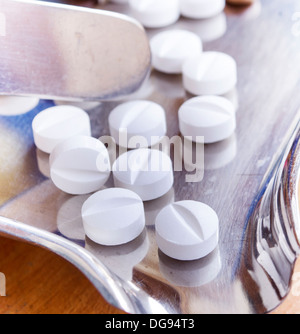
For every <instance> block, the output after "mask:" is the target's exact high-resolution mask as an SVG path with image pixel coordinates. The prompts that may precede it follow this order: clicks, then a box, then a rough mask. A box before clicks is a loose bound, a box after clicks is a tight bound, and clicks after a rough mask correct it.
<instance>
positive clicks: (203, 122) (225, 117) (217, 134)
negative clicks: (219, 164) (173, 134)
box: [178, 96, 236, 144]
mask: <svg viewBox="0 0 300 334" xmlns="http://www.w3.org/2000/svg"><path fill="white" fill-rule="evenodd" d="M178 117H179V128H180V132H181V134H182V135H183V136H184V137H191V139H192V141H194V142H199V143H202V142H203V137H204V143H206V144H211V143H216V142H219V141H222V140H225V139H227V138H229V137H230V136H231V135H232V134H233V133H234V131H235V129H236V114H235V108H234V105H233V104H232V103H231V102H230V101H229V100H227V99H226V98H224V97H221V96H200V97H194V98H192V99H190V100H188V101H186V102H185V103H183V105H182V106H181V107H180V108H179V112H178ZM197 137H198V138H197Z"/></svg>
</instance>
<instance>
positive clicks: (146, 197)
mask: <svg viewBox="0 0 300 334" xmlns="http://www.w3.org/2000/svg"><path fill="white" fill-rule="evenodd" d="M112 170H113V176H114V183H115V186H116V187H120V188H126V189H129V190H132V191H134V192H136V193H137V194H138V195H139V196H140V197H141V198H142V200H143V201H150V200H154V199H157V198H160V197H162V196H163V195H165V194H166V193H167V192H168V191H169V190H170V189H171V188H172V186H173V182H174V176H173V166H172V161H171V159H170V157H169V156H168V155H167V154H165V153H164V152H161V151H159V150H150V149H137V150H133V151H130V152H126V153H124V154H122V155H121V156H120V157H119V158H118V159H117V160H116V161H115V163H114V164H113V168H112Z"/></svg>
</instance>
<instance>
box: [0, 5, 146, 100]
mask: <svg viewBox="0 0 300 334" xmlns="http://www.w3.org/2000/svg"><path fill="white" fill-rule="evenodd" d="M0 26H1V27H2V28H1V31H0V69H1V75H0V91H1V94H13V95H39V96H44V97H45V98H64V99H68V100H82V99H84V100H99V99H100V100H104V99H111V98H115V97H119V96H125V95H128V94H131V93H132V92H134V91H135V90H136V89H137V88H138V87H140V85H141V84H142V82H143V81H144V79H145V78H146V77H147V75H148V72H149V66H150V52H149V47H148V40H147V36H146V34H145V32H144V29H143V27H142V26H141V25H140V24H139V23H138V22H136V21H135V20H133V19H130V18H129V17H125V16H123V15H119V14H114V13H113V14H112V13H107V12H103V11H99V10H97V11H96V10H93V9H89V8H82V7H75V6H72V7H70V6H67V7H66V6H65V5H57V4H51V3H50V4H49V3H46V2H36V1H22V0H1V1H0ZM120 35H122V39H120V38H119V37H120ZM117 40H119V42H115V41H117ZM120 79H121V80H120Z"/></svg>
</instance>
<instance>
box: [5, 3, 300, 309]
mask: <svg viewBox="0 0 300 334" xmlns="http://www.w3.org/2000/svg"><path fill="white" fill-rule="evenodd" d="M97 7H98V8H101V9H109V10H116V11H119V12H122V13H128V14H130V12H129V10H128V8H127V6H126V5H113V4H105V5H97ZM299 12H300V4H299V3H298V4H297V2H296V1H292V0H286V1H285V2H284V3H283V2H282V1H279V0H273V1H268V0H262V1H261V2H260V1H257V2H256V3H255V5H253V6H251V7H241V8H236V7H232V6H227V8H226V11H225V13H224V15H223V14H222V15H219V16H218V17H216V18H213V19H211V20H205V21H195V20H188V19H183V18H182V19H181V20H180V21H179V22H178V23H177V24H175V25H174V26H172V27H169V28H168V29H171V28H178V27H181V28H186V29H189V30H192V31H195V32H196V33H198V34H199V35H200V36H201V37H202V39H203V41H204V49H205V50H217V51H223V52H226V53H229V54H230V55H232V56H233V57H234V58H235V59H236V60H237V63H238V73H239V82H238V85H237V87H236V89H235V90H234V91H233V92H231V93H230V94H228V95H227V97H228V98H230V99H232V101H234V103H235V104H236V106H237V124H238V126H237V130H236V133H235V135H234V136H233V137H232V138H230V139H229V140H227V141H225V142H222V143H218V144H213V145H206V146H205V147H204V170H203V168H202V166H203V164H202V163H201V159H200V160H199V161H200V164H199V165H198V164H197V161H198V160H197V159H196V161H194V162H193V163H190V164H189V162H188V161H187V162H186V164H184V167H185V168H184V170H183V171H182V172H179V171H176V172H175V183H174V187H173V189H172V190H171V191H170V192H169V193H168V194H167V195H166V196H164V197H163V198H161V199H159V200H156V201H152V202H148V203H145V211H146V219H147V227H146V229H145V231H144V232H143V234H142V235H141V236H140V237H139V238H137V239H136V240H134V241H133V242H131V243H129V244H127V245H124V246H119V247H103V246H100V245H96V244H95V243H93V242H92V241H90V240H88V239H87V238H86V237H85V235H84V231H83V227H82V221H81V218H80V209H81V206H82V203H83V202H84V200H85V199H86V196H78V197H72V196H69V195H66V194H63V193H62V192H60V191H59V190H58V189H56V188H55V187H54V185H53V184H52V182H51V180H49V178H48V175H49V174H48V173H49V170H48V156H47V155H44V154H43V153H41V152H39V151H37V150H36V148H35V146H34V143H33V139H32V132H31V121H32V119H33V117H34V116H35V115H36V114H37V113H38V112H39V111H41V110H43V109H44V108H46V107H48V106H51V105H53V101H49V100H41V101H40V104H39V105H38V106H37V108H35V109H34V110H32V111H31V112H29V113H27V114H24V115H19V116H1V117H0V129H1V131H0V138H1V146H0V153H1V154H0V184H1V186H2V187H1V190H0V203H1V208H0V215H1V216H2V218H1V219H0V231H1V233H2V234H4V235H9V236H13V237H17V238H21V239H23V240H26V241H28V242H33V243H35V244H38V245H40V246H43V247H46V248H48V249H50V250H52V251H53V252H55V253H57V254H59V255H61V256H63V257H64V258H66V259H68V260H69V261H70V262H72V263H73V264H74V265H75V266H77V267H78V268H79V269H80V270H81V271H82V272H83V273H84V274H85V275H86V276H87V277H88V278H89V279H90V280H91V281H92V282H93V284H94V285H95V286H96V287H97V288H98V290H99V292H100V293H101V294H103V296H104V297H105V298H106V299H107V300H108V301H109V302H110V303H112V304H114V305H115V306H117V307H119V308H121V309H123V310H125V311H127V312H129V313H189V314H193V313H266V312H269V311H271V310H273V309H274V308H276V307H277V306H278V305H279V304H280V303H281V302H282V300H283V298H284V297H285V296H286V295H287V293H288V292H289V287H290V282H291V276H292V273H293V268H294V263H295V260H296V259H297V257H298V255H299V250H300V247H299V205H298V183H299V163H300V160H299V149H300V146H299V134H300V132H299V130H300V127H299V107H300V94H299V84H300V81H299V79H300V63H299V56H300V39H299V38H300V33H299V32H300V28H299V26H300V25H299V21H298V19H297V17H298V16H297V13H299ZM299 17H300V15H299ZM157 31H158V30H149V31H147V34H148V36H149V37H151V36H153V35H154V34H155V33H156V32H157ZM298 33H299V34H298ZM190 97H191V96H190V95H189V94H188V93H187V92H186V91H185V90H184V88H183V86H182V78H181V76H167V75H164V74H160V73H158V72H156V71H152V73H151V76H150V78H149V80H148V81H147V82H146V84H145V85H144V86H143V87H142V89H141V90H139V91H138V92H137V93H135V94H134V95H133V96H131V97H130V98H131V99H133V98H143V99H149V100H152V101H155V102H158V103H160V104H161V105H162V106H163V107H164V108H165V109H166V112H167V119H168V136H169V137H170V138H172V137H173V136H179V135H180V134H179V129H178V120H177V111H178V109H179V107H180V106H181V104H182V103H183V102H184V101H185V100H186V99H188V98H190ZM126 100H128V99H126ZM123 101H125V99H122V100H119V101H110V102H103V103H99V104H96V105H94V104H87V105H85V108H86V110H88V112H89V114H90V116H91V120H92V124H93V136H95V137H102V136H107V135H109V132H108V123H107V118H108V115H109V113H110V111H111V110H112V109H113V107H115V106H116V105H118V104H119V103H121V102H123ZM60 103H61V102H60ZM179 138H180V137H179ZM185 149H187V150H191V151H192V152H194V154H195V156H196V155H197V153H198V154H199V156H200V157H201V152H200V153H199V148H198V151H197V152H196V151H195V147H192V146H189V147H185ZM173 154H174V155H175V152H174V153H173ZM182 157H183V158H184V153H183V155H182ZM183 160H184V159H183ZM187 176H196V178H195V177H194V178H193V182H187V181H188V180H190V179H187V178H186V177H187ZM190 181H191V180H190ZM111 185H112V180H111V179H110V180H109V182H108V183H107V185H106V187H109V186H111ZM188 199H191V200H199V201H203V202H205V203H206V204H208V205H210V206H212V207H213V208H214V209H215V210H216V212H217V213H218V215H219V218H220V225H221V226H220V244H219V247H218V249H216V250H215V251H214V252H213V253H212V254H210V255H209V256H208V257H207V258H205V259H202V260H199V261H193V262H179V261H175V260H172V259H170V258H168V257H167V256H165V255H164V254H162V253H161V252H160V251H159V250H158V248H157V245H156V242H155V238H154V234H155V228H154V221H155V216H156V215H157V213H158V212H159V210H160V209H162V208H163V207H164V206H165V205H167V204H168V203H171V202H172V201H178V200H188Z"/></svg>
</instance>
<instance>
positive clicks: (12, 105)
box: [0, 96, 40, 116]
mask: <svg viewBox="0 0 300 334" xmlns="http://www.w3.org/2000/svg"><path fill="white" fill-rule="evenodd" d="M39 101H40V100H39V98H37V97H26V96H0V115H3V116H16V115H21V114H25V113H27V112H29V111H31V110H33V109H34V108H35V107H36V106H37V105H38V104H39Z"/></svg>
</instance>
